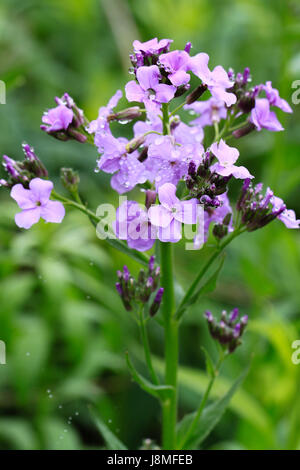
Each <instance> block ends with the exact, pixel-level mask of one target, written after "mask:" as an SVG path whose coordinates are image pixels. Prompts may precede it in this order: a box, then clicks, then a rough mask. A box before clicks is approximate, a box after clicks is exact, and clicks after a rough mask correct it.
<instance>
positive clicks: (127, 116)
mask: <svg viewBox="0 0 300 470" xmlns="http://www.w3.org/2000/svg"><path fill="white" fill-rule="evenodd" d="M141 116H142V112H141V109H140V108H139V107H138V106H133V107H131V108H127V109H123V110H122V111H119V112H118V113H113V114H109V115H108V116H107V120H108V121H121V122H122V121H132V119H138V118H139V117H141Z"/></svg>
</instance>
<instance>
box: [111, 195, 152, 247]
mask: <svg viewBox="0 0 300 470" xmlns="http://www.w3.org/2000/svg"><path fill="white" fill-rule="evenodd" d="M113 228H114V232H115V234H116V236H117V237H118V238H119V239H120V240H127V243H128V246H129V247H130V248H133V249H134V250H138V251H147V250H150V249H151V248H152V246H153V244H154V242H155V239H156V229H155V228H154V227H152V226H151V224H150V221H149V218H148V214H147V212H146V211H145V210H144V209H142V208H141V206H140V205H139V204H138V203H137V202H135V201H125V202H123V204H121V206H120V207H118V209H117V211H116V221H115V222H114V225H113Z"/></svg>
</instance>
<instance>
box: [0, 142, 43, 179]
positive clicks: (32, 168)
mask: <svg viewBox="0 0 300 470" xmlns="http://www.w3.org/2000/svg"><path fill="white" fill-rule="evenodd" d="M22 148H23V151H24V155H25V159H24V160H23V161H22V162H19V161H15V160H13V159H12V158H10V157H8V156H7V155H3V166H4V169H5V171H6V172H7V174H8V178H7V179H1V180H0V186H6V187H8V188H11V187H12V186H14V185H15V184H17V183H21V184H22V185H23V186H24V187H25V188H28V186H29V182H30V181H31V180H32V179H33V178H36V177H38V178H48V172H47V170H46V168H45V167H44V165H43V164H42V162H41V161H40V159H39V158H38V157H37V156H36V154H35V153H34V150H33V148H32V147H30V146H29V145H28V144H26V143H23V144H22Z"/></svg>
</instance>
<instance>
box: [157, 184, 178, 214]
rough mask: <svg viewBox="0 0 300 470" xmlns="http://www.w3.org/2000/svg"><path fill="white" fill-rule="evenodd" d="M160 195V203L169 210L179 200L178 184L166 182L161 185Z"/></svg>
mask: <svg viewBox="0 0 300 470" xmlns="http://www.w3.org/2000/svg"><path fill="white" fill-rule="evenodd" d="M158 197H159V201H160V203H161V204H162V205H163V206H165V207H166V208H167V209H169V210H171V209H172V207H174V206H175V205H176V204H177V203H178V202H179V199H178V197H177V196H176V186H175V185H174V184H171V183H165V184H163V185H162V186H160V187H159V189H158Z"/></svg>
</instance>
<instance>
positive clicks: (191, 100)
mask: <svg viewBox="0 0 300 470" xmlns="http://www.w3.org/2000/svg"><path fill="white" fill-rule="evenodd" d="M206 90H207V85H204V84H202V85H199V86H198V87H197V88H195V90H193V91H192V92H191V93H190V94H189V95H188V96H187V97H186V100H185V102H186V104H192V103H194V102H195V101H197V100H198V98H200V96H202V95H203V93H204V92H205V91H206Z"/></svg>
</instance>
